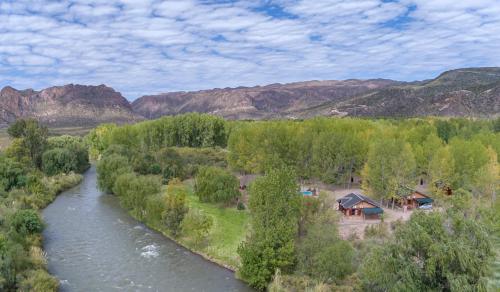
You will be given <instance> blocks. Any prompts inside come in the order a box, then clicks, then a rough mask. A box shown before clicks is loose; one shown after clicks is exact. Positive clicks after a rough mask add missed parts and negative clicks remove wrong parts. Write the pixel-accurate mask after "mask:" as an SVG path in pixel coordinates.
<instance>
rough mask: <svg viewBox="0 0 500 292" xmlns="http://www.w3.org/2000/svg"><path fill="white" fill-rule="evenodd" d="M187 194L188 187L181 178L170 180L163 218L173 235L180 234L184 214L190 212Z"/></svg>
mask: <svg viewBox="0 0 500 292" xmlns="http://www.w3.org/2000/svg"><path fill="white" fill-rule="evenodd" d="M186 196H187V190H186V187H185V186H183V185H182V183H181V182H180V181H179V180H175V179H174V180H172V181H170V182H169V184H168V187H167V194H166V195H165V209H164V211H163V214H162V218H163V221H164V222H165V225H166V227H167V228H168V229H169V230H170V232H171V233H172V235H173V236H177V235H178V233H179V231H180V229H181V223H182V222H183V220H184V216H185V215H186V213H187V212H188V207H187V205H186ZM186 230H187V229H186Z"/></svg>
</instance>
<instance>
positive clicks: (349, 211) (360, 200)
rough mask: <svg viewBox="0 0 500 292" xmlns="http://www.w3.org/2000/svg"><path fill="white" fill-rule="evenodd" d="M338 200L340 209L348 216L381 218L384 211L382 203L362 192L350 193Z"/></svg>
mask: <svg viewBox="0 0 500 292" xmlns="http://www.w3.org/2000/svg"><path fill="white" fill-rule="evenodd" d="M337 202H338V203H339V206H338V210H339V211H341V212H342V213H343V214H344V216H345V217H346V218H362V219H379V218H380V214H382V213H384V210H382V207H381V206H380V204H378V203H377V202H375V201H374V200H372V199H370V198H368V197H366V196H364V195H361V194H355V193H350V194H348V195H347V196H345V197H342V198H340V199H338V200H337Z"/></svg>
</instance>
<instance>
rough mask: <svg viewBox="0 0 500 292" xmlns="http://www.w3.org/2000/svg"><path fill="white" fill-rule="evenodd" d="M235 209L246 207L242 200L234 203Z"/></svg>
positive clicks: (241, 209)
mask: <svg viewBox="0 0 500 292" xmlns="http://www.w3.org/2000/svg"><path fill="white" fill-rule="evenodd" d="M236 209H238V210H240V211H243V210H245V209H246V207H245V204H243V202H238V204H237V205H236Z"/></svg>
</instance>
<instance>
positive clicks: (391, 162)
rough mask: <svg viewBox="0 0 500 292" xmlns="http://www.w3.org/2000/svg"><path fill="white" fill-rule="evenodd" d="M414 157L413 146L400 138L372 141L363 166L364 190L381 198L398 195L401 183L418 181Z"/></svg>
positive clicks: (409, 183)
mask: <svg viewBox="0 0 500 292" xmlns="http://www.w3.org/2000/svg"><path fill="white" fill-rule="evenodd" d="M415 168H416V164H415V157H414V155H413V153H412V150H411V146H410V145H409V144H408V143H406V142H404V140H401V139H397V138H390V137H385V138H379V139H377V140H376V141H374V142H373V144H372V145H371V147H370V151H369V152H368V159H367V162H366V164H365V167H364V169H363V172H362V175H363V189H364V190H366V191H367V192H368V193H369V194H371V195H372V196H374V197H375V198H378V199H390V198H395V197H397V195H398V190H399V189H400V187H401V186H411V185H413V184H414V183H415Z"/></svg>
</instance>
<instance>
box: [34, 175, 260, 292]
mask: <svg viewBox="0 0 500 292" xmlns="http://www.w3.org/2000/svg"><path fill="white" fill-rule="evenodd" d="M96 183H97V178H96V171H95V167H92V168H90V169H89V170H88V171H87V172H86V173H85V174H84V179H83V181H82V183H81V184H79V185H78V186H76V187H74V188H72V189H70V190H68V191H65V192H63V193H62V194H60V195H59V196H58V197H57V199H56V200H55V201H54V202H53V203H52V204H50V205H49V206H48V207H47V208H46V209H45V210H44V211H43V217H44V219H45V222H46V224H47V227H46V229H45V231H44V232H43V236H44V249H45V251H46V252H47V257H48V267H49V271H50V273H51V274H53V275H55V276H56V277H57V278H58V279H59V280H60V282H61V291H85V292H88V291H251V289H250V288H249V287H248V286H246V285H245V284H244V283H243V282H241V281H239V280H237V279H235V278H234V273H232V272H231V271H229V270H226V269H224V268H222V267H220V266H218V265H215V264H213V263H211V262H209V261H207V260H205V259H203V258H202V257H200V256H198V255H196V254H194V253H192V252H190V251H188V250H187V249H185V248H183V247H181V246H179V245H178V244H176V243H175V242H173V241H171V240H169V239H168V238H166V237H164V236H163V235H161V234H160V233H158V232H155V231H153V230H151V229H149V228H148V227H146V226H145V225H143V224H142V223H140V222H138V221H137V220H135V219H133V218H132V217H131V216H129V215H128V214H127V212H125V211H124V210H123V209H122V208H121V207H120V206H119V204H118V201H117V198H116V197H114V196H112V195H106V194H103V193H101V192H100V191H99V190H98V189H97V186H96Z"/></svg>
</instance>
